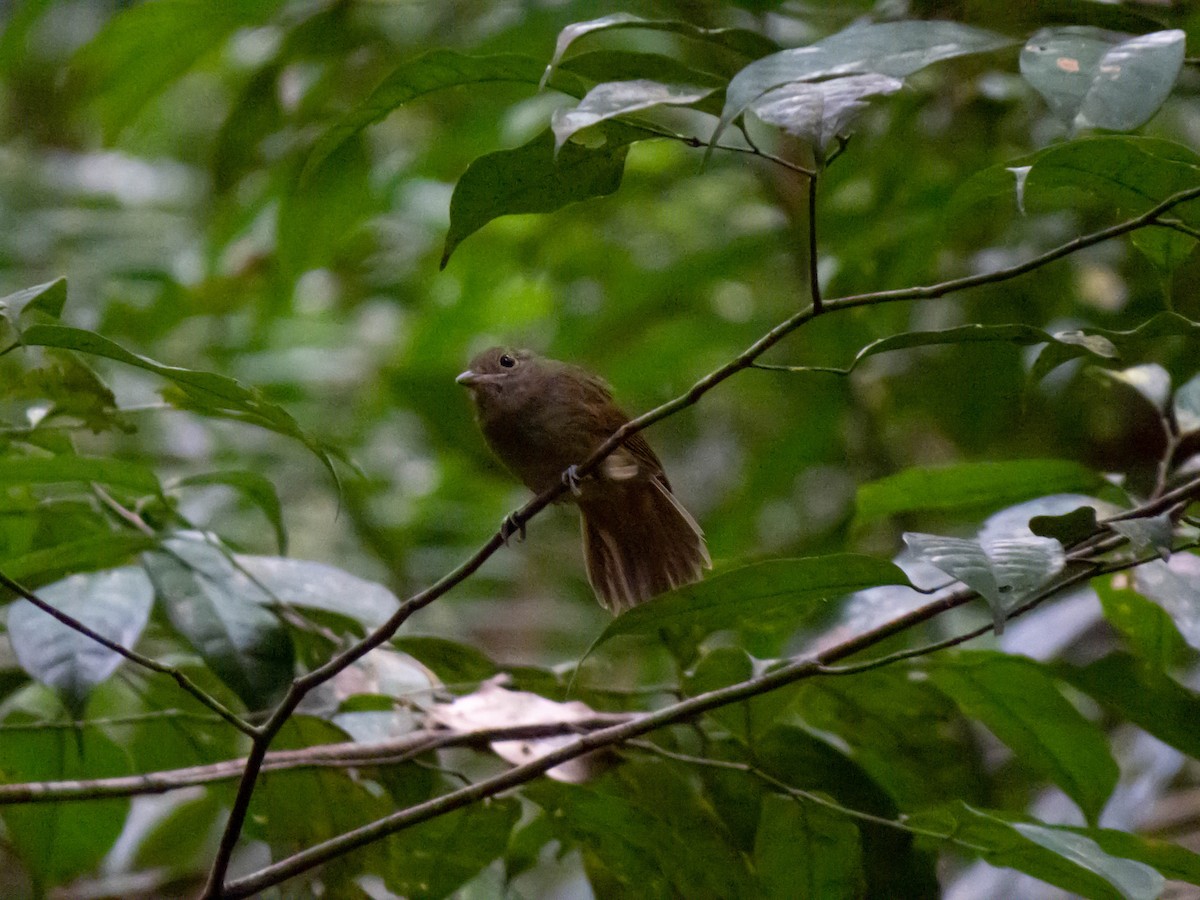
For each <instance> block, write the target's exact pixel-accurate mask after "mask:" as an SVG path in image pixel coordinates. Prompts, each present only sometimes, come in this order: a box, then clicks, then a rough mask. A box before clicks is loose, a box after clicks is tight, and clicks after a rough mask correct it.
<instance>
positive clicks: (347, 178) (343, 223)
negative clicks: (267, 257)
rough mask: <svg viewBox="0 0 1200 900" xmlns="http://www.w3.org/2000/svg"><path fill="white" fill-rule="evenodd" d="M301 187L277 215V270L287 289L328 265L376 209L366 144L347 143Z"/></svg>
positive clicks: (299, 184)
mask: <svg viewBox="0 0 1200 900" xmlns="http://www.w3.org/2000/svg"><path fill="white" fill-rule="evenodd" d="M325 162H326V164H325V165H323V166H321V167H320V168H319V169H316V170H315V171H314V172H313V173H312V174H311V175H310V176H309V177H308V178H305V179H304V180H303V182H301V181H300V179H295V180H294V181H293V182H292V190H288V191H286V192H285V193H284V195H283V200H282V201H281V202H280V204H279V213H278V215H277V216H276V222H275V232H276V235H277V244H278V255H279V271H280V275H281V277H282V278H283V279H284V281H285V284H290V282H291V281H292V280H293V279H295V278H297V277H298V276H299V275H301V274H303V273H304V272H306V271H308V270H310V269H318V268H322V267H327V266H330V265H331V264H332V263H333V262H334V261H335V260H336V259H337V257H338V254H339V253H340V252H341V249H342V246H343V245H344V244H345V242H346V241H347V240H348V239H349V238H351V237H353V235H354V233H355V231H356V230H357V229H358V228H359V227H360V226H361V225H362V223H363V222H364V221H365V220H366V218H367V217H368V216H369V215H370V214H371V213H373V212H375V210H376V206H377V204H376V202H375V199H374V195H373V192H372V189H371V181H370V180H371V172H370V164H369V160H368V158H367V153H366V148H365V147H364V145H363V142H362V140H359V139H347V140H345V141H343V142H342V143H341V144H340V145H339V146H338V148H337V149H336V150H334V151H333V152H331V153H330V154H329V156H328V157H327V158H326V160H325Z"/></svg>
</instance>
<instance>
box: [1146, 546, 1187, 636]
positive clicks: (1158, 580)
mask: <svg viewBox="0 0 1200 900" xmlns="http://www.w3.org/2000/svg"><path fill="white" fill-rule="evenodd" d="M1133 585H1134V588H1135V589H1136V590H1137V591H1138V593H1140V594H1141V595H1142V596H1143V597H1146V598H1148V599H1150V600H1153V601H1154V602H1155V603H1157V604H1158V605H1159V606H1161V607H1162V608H1163V609H1165V610H1166V611H1167V615H1169V616H1170V617H1171V618H1172V619H1173V620H1174V621H1175V625H1176V626H1177V627H1178V628H1179V632H1180V634H1182V635H1183V638H1184V640H1186V641H1187V642H1188V643H1189V644H1191V645H1192V646H1193V647H1195V648H1196V649H1198V650H1200V556H1196V555H1195V554H1193V553H1176V554H1174V555H1172V557H1171V559H1170V560H1169V561H1167V562H1162V561H1160V560H1154V561H1153V562H1148V563H1145V564H1143V565H1140V566H1138V567H1137V569H1135V570H1134V573H1133Z"/></svg>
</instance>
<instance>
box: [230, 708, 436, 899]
mask: <svg viewBox="0 0 1200 900" xmlns="http://www.w3.org/2000/svg"><path fill="white" fill-rule="evenodd" d="M345 740H347V736H346V734H345V733H344V732H343V731H341V729H338V728H336V727H334V726H333V725H331V724H329V723H328V722H325V721H323V720H321V719H317V718H314V717H312V716H305V715H294V716H292V717H291V718H290V719H289V720H288V722H287V724H286V725H285V726H284V727H283V729H282V730H281V731H280V732H279V735H278V736H277V737H276V739H275V740H274V741H273V742H272V746H273V747H274V748H276V749H279V750H302V749H305V748H307V747H315V746H320V745H321V744H332V743H340V742H343V741H345ZM372 788H374V789H372ZM392 810H393V807H392V803H391V800H390V798H389V797H388V796H387V794H386V793H384V792H382V791H380V790H378V788H377V787H374V786H370V787H369V786H368V785H367V784H364V783H363V781H362V780H360V779H358V778H355V777H353V776H352V775H351V774H350V773H349V772H347V771H346V770H344V769H335V768H310V769H288V770H283V771H279V772H264V773H263V774H262V775H261V776H260V778H259V783H258V785H257V787H256V789H255V791H254V796H253V799H252V800H251V803H250V811H249V816H248V821H247V825H246V831H247V836H248V837H253V838H257V839H260V840H264V841H266V842H267V843H268V844H269V845H270V847H271V848H272V851H273V852H274V853H276V854H277V855H279V856H284V855H286V854H288V853H294V852H296V851H297V850H299V849H300V848H302V847H309V846H312V845H313V844H315V843H319V842H320V841H325V840H329V839H330V838H333V837H336V836H337V835H339V834H342V833H344V832H346V831H349V830H350V829H352V828H355V827H358V826H361V825H365V824H367V822H369V821H372V820H374V819H380V818H382V817H383V816H385V815H387V814H388V813H389V812H391V811H392ZM439 821H440V820H439ZM406 834H407V832H406ZM406 855H407V854H401V853H400V852H399V851H398V850H397V848H396V838H389V839H388V840H383V841H375V842H373V843H371V844H368V845H367V846H366V847H363V848H361V849H360V850H359V851H358V852H357V853H355V854H352V855H351V856H348V857H342V858H340V859H337V860H334V861H332V862H330V863H329V864H327V866H326V867H324V868H323V869H322V875H321V877H322V881H323V882H324V883H325V885H326V888H327V890H329V892H330V893H331V894H333V895H334V896H338V895H341V896H354V894H355V893H358V892H357V891H355V890H353V879H354V878H355V877H357V876H359V875H361V873H362V872H363V871H364V867H366V868H367V869H368V870H369V871H371V872H374V873H377V874H379V875H386V873H387V872H388V871H389V870H390V869H391V868H392V867H393V866H395V865H397V864H399V863H402V862H403V861H404V857H405V856H406ZM430 896H433V895H432V894H430Z"/></svg>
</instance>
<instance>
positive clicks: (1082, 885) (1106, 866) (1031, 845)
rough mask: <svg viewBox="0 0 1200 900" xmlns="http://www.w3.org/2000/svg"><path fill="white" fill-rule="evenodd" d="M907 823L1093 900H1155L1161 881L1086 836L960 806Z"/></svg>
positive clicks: (995, 862) (1152, 872) (1088, 832)
mask: <svg viewBox="0 0 1200 900" xmlns="http://www.w3.org/2000/svg"><path fill="white" fill-rule="evenodd" d="M907 824H909V825H910V826H912V827H913V828H916V829H920V830H923V831H934V832H939V833H941V834H944V835H945V836H946V838H947V839H948V840H950V841H952V842H953V845H954V846H955V847H956V848H958V849H959V850H960V851H962V852H966V853H974V854H976V855H978V856H979V857H980V858H981V859H983V860H986V861H987V862H989V863H991V864H992V865H994V866H1002V867H1004V868H1009V869H1016V870H1017V871H1019V872H1025V873H1026V874H1028V875H1032V876H1033V877H1034V878H1038V879H1041V880H1042V881H1045V882H1046V883H1048V884H1053V885H1056V886H1057V887H1060V888H1062V889H1063V890H1065V891H1069V892H1071V893H1073V894H1079V895H1081V896H1084V897H1088V898H1092V900H1156V898H1157V897H1159V895H1160V894H1161V892H1162V889H1163V878H1162V876H1161V875H1159V874H1158V873H1157V872H1156V871H1155V870H1154V869H1152V868H1150V866H1148V865H1145V864H1144V863H1141V862H1138V861H1136V860H1133V859H1125V858H1122V857H1120V856H1113V855H1111V854H1109V853H1106V852H1105V851H1104V850H1103V849H1102V848H1101V846H1100V845H1099V844H1098V843H1097V842H1096V841H1095V840H1093V839H1092V838H1091V837H1090V836H1089V835H1091V834H1093V833H1096V832H1094V831H1093V830H1091V829H1089V830H1086V831H1084V830H1081V829H1071V828H1066V827H1062V826H1053V825H1043V824H1041V823H1040V822H1033V821H1024V820H1019V819H1015V818H1010V817H1008V816H1003V815H1002V814H998V813H992V812H990V811H987V810H982V809H977V808H975V807H972V806H969V805H967V804H965V803H958V804H952V805H947V806H944V807H941V808H939V809H937V810H934V811H930V812H923V813H918V814H916V815H914V816H912V817H910V818H909V820H908V822H907Z"/></svg>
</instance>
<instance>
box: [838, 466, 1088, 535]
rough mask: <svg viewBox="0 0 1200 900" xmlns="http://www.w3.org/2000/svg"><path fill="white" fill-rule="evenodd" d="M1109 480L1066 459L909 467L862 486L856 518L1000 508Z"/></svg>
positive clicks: (1085, 489) (865, 519)
mask: <svg viewBox="0 0 1200 900" xmlns="http://www.w3.org/2000/svg"><path fill="white" fill-rule="evenodd" d="M1104 484H1105V482H1104V480H1103V479H1102V478H1101V477H1100V476H1099V475H1097V474H1096V473H1095V472H1093V471H1091V470H1090V469H1088V468H1086V467H1084V466H1081V465H1079V463H1076V462H1072V461H1070V460H1065V459H1026V460H1012V461H1009V462H970V463H958V464H955V465H949V466H937V467H929V468H912V469H905V470H904V471H902V472H899V473H897V474H895V475H890V476H888V477H887V478H882V479H880V480H879V481H872V482H869V483H867V484H864V485H862V486H861V487H860V488H859V489H858V497H857V499H856V506H857V510H856V514H855V521H856V522H857V523H860V524H861V523H866V522H873V521H875V520H877V519H882V518H885V517H887V516H894V515H898V514H901V513H910V512H918V511H922V510H942V511H952V510H962V511H964V512H978V511H980V510H988V509H999V508H1001V507H1004V506H1011V505H1013V504H1014V503H1020V502H1021V501H1022V500H1029V499H1030V498H1032V497H1041V496H1044V495H1046V494H1068V493H1090V492H1092V491H1094V490H1096V489H1098V488H1100V487H1103V486H1104Z"/></svg>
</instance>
